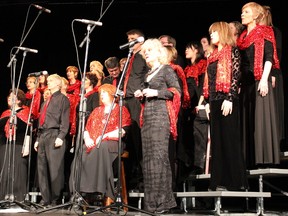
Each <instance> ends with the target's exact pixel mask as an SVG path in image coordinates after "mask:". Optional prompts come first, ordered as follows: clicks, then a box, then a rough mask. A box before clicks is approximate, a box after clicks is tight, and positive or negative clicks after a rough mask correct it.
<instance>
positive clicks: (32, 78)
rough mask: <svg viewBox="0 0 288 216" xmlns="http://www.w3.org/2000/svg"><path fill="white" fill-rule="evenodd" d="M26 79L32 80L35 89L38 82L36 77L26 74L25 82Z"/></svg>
mask: <svg viewBox="0 0 288 216" xmlns="http://www.w3.org/2000/svg"><path fill="white" fill-rule="evenodd" d="M28 80H33V81H34V84H35V89H37V88H38V87H39V83H38V82H37V78H36V77H35V76H28V77H27V79H26V83H27V81H28Z"/></svg>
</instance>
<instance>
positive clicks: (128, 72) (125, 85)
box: [123, 53, 135, 96]
mask: <svg viewBox="0 0 288 216" xmlns="http://www.w3.org/2000/svg"><path fill="white" fill-rule="evenodd" d="M134 57H135V53H133V54H132V57H131V59H130V62H129V66H128V69H127V72H126V74H125V80H124V87H123V92H124V96H125V95H126V90H127V84H128V80H129V76H130V73H131V70H132V64H133V61H134Z"/></svg>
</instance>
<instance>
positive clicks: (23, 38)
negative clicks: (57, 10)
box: [7, 5, 42, 68]
mask: <svg viewBox="0 0 288 216" xmlns="http://www.w3.org/2000/svg"><path fill="white" fill-rule="evenodd" d="M30 7H31V5H30V6H29V8H28V12H29V10H30ZM41 13H42V10H40V11H39V12H38V14H37V16H36V18H35V20H34V21H33V23H32V25H31V26H30V28H29V29H28V31H27V33H26V35H25V36H24V37H23V35H22V38H21V41H20V44H19V46H18V48H17V50H16V52H15V54H13V55H12V57H11V58H10V61H9V63H8V65H7V67H8V68H9V67H11V64H12V62H13V61H14V59H16V55H17V54H18V52H19V50H20V49H19V47H21V46H22V44H23V43H24V41H25V40H26V38H27V36H28V34H29V32H30V31H31V29H32V27H33V26H34V25H35V23H36V21H37V20H38V18H39V16H40V14H41ZM27 17H28V16H27ZM26 21H27V19H26ZM25 26H26V23H25ZM24 30H25V28H24ZM23 33H24V32H23Z"/></svg>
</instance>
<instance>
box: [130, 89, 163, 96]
mask: <svg viewBox="0 0 288 216" xmlns="http://www.w3.org/2000/svg"><path fill="white" fill-rule="evenodd" d="M134 96H135V97H136V98H143V97H147V98H150V97H157V96H158V90H156V89H150V88H145V89H143V90H142V91H141V90H140V89H138V90H137V91H135V92H134Z"/></svg>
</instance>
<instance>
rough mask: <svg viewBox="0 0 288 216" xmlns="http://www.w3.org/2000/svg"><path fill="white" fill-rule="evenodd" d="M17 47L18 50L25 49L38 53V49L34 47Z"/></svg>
mask: <svg viewBox="0 0 288 216" xmlns="http://www.w3.org/2000/svg"><path fill="white" fill-rule="evenodd" d="M17 48H18V49H20V50H23V51H26V52H32V53H38V50H36V49H30V48H27V47H17Z"/></svg>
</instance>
